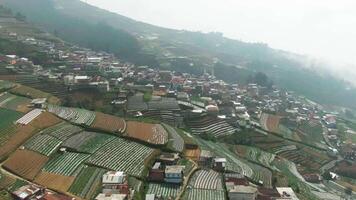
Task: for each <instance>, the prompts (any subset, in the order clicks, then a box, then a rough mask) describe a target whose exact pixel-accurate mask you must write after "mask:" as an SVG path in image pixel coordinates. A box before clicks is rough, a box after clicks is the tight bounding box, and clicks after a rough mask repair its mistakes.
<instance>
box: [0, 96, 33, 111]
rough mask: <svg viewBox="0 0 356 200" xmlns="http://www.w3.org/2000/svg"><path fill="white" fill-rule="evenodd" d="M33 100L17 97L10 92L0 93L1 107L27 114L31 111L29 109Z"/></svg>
mask: <svg viewBox="0 0 356 200" xmlns="http://www.w3.org/2000/svg"><path fill="white" fill-rule="evenodd" d="M30 102H31V99H29V98H26V97H21V96H16V95H13V94H10V93H8V92H4V93H0V107H2V108H6V109H10V110H14V111H18V112H22V113H26V112H28V111H30V110H31V109H30V108H28V106H27V105H29V104H30Z"/></svg>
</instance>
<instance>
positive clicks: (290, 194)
mask: <svg viewBox="0 0 356 200" xmlns="http://www.w3.org/2000/svg"><path fill="white" fill-rule="evenodd" d="M276 189H277V191H278V192H279V194H280V195H281V199H290V200H299V199H298V197H297V195H296V194H295V193H294V191H293V189H292V188H290V187H277V188H276Z"/></svg>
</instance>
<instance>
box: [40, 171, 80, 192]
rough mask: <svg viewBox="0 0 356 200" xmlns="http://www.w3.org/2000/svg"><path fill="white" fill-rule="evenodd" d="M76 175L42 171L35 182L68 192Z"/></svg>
mask: <svg viewBox="0 0 356 200" xmlns="http://www.w3.org/2000/svg"><path fill="white" fill-rule="evenodd" d="M74 179H75V177H73V176H63V175H60V174H53V173H48V172H41V173H40V174H39V175H38V176H37V177H36V179H35V183H37V184H39V185H43V186H46V187H47V188H50V189H52V190H56V191H60V192H63V193H66V192H67V191H68V189H69V187H70V186H71V185H72V183H73V182H74Z"/></svg>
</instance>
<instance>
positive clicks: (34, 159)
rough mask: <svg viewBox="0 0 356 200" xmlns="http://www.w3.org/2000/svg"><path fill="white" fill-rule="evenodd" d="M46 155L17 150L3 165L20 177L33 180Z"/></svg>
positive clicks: (45, 159) (46, 158) (45, 160)
mask: <svg viewBox="0 0 356 200" xmlns="http://www.w3.org/2000/svg"><path fill="white" fill-rule="evenodd" d="M47 161H48V157H46V156H44V155H41V154H39V153H36V152H33V151H28V150H17V151H16V152H15V153H14V154H12V155H11V156H10V158H9V159H7V160H6V161H5V163H4V165H3V167H4V168H5V169H7V170H9V171H11V172H13V173H15V174H17V175H19V176H21V177H24V178H26V179H29V180H33V179H34V178H35V176H36V175H37V174H38V173H39V172H40V170H41V168H42V167H43V166H44V165H45V163H46V162H47Z"/></svg>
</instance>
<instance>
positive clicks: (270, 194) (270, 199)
mask: <svg viewBox="0 0 356 200" xmlns="http://www.w3.org/2000/svg"><path fill="white" fill-rule="evenodd" d="M257 191H258V194H257V198H256V199H257V200H277V199H280V198H281V195H280V194H279V192H278V191H277V189H275V188H265V187H258V188H257Z"/></svg>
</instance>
